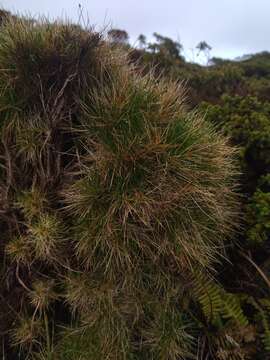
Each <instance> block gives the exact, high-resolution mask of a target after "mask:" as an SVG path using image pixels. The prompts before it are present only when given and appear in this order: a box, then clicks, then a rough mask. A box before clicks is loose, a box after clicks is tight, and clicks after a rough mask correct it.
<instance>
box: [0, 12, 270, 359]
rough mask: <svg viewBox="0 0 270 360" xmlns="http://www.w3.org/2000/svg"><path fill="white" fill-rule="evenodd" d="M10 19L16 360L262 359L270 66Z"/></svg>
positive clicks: (4, 212) (10, 308)
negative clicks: (201, 61)
mask: <svg viewBox="0 0 270 360" xmlns="http://www.w3.org/2000/svg"><path fill="white" fill-rule="evenodd" d="M1 16H2V21H1V28H0V89H1V95H0V113H1V124H0V136H1V138H0V139H1V141H0V199H1V201H0V229H1V240H0V252H1V257H0V271H1V272H0V276H1V287H0V336H1V352H2V354H3V359H5V360H10V359H23V360H25V359H34V360H38V359H39V360H103V359H106V360H110V359H111V360H144V359H145V360H149V359H150V360H151V359H152V360H180V359H183V360H192V359H194V360H195V359H196V360H207V359H208V360H210V359H213V360H241V359H258V360H261V359H267V356H269V355H268V354H269V352H270V319H269V315H270V314H269V311H270V298H269V290H270V280H269V271H270V268H269V266H270V262H269V259H270V258H269V250H270V248H269V234H270V169H269V167H270V160H269V159H270V156H269V152H270V120H269V115H270V105H269V103H268V101H269V93H268V86H269V79H268V77H269V69H270V55H269V54H268V53H262V54H258V55H254V56H251V57H248V58H247V59H246V60H243V61H239V62H232V61H223V60H221V59H212V61H211V65H208V66H200V65H198V64H192V63H188V62H186V60H185V59H184V57H183V56H182V55H181V51H182V47H181V44H178V43H176V42H174V41H173V40H171V39H169V38H166V37H163V36H161V35H159V34H156V43H152V44H147V42H146V39H145V37H143V35H142V36H141V37H140V41H141V43H140V49H131V48H130V46H129V45H128V37H127V34H126V33H125V31H123V30H117V29H113V30H111V31H110V32H109V34H108V39H104V38H103V37H102V36H101V34H98V33H96V32H94V31H93V30H91V31H88V30H85V29H82V28H81V27H80V26H78V25H74V24H65V23H59V22H55V23H49V22H47V21H44V20H43V21H33V20H31V21H30V20H26V19H19V18H15V17H11V16H10V15H9V14H7V13H5V12H3V14H1ZM201 48H202V50H203V49H204V50H205V44H204V43H203V42H202V44H201ZM206 50H207V48H206ZM208 50H209V49H208ZM183 82H187V85H184V84H183Z"/></svg>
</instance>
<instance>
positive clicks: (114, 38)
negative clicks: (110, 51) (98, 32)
mask: <svg viewBox="0 0 270 360" xmlns="http://www.w3.org/2000/svg"><path fill="white" fill-rule="evenodd" d="M108 38H109V41H110V42H112V43H114V44H118V45H126V44H128V39H129V36H128V33H127V32H126V31H125V30H120V29H111V30H109V31H108Z"/></svg>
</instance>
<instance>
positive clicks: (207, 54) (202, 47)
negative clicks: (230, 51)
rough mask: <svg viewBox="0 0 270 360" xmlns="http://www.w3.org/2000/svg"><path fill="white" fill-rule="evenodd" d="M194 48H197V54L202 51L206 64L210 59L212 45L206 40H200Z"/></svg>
mask: <svg viewBox="0 0 270 360" xmlns="http://www.w3.org/2000/svg"><path fill="white" fill-rule="evenodd" d="M196 49H198V54H197V56H199V55H200V54H201V53H203V54H204V56H205V58H206V65H208V63H209V59H210V51H211V50H212V47H211V46H210V45H208V44H207V42H206V41H200V42H199V44H198V45H197V46H196Z"/></svg>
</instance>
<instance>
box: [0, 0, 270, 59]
mask: <svg viewBox="0 0 270 360" xmlns="http://www.w3.org/2000/svg"><path fill="white" fill-rule="evenodd" d="M79 3H80V4H81V6H82V9H83V14H84V17H85V18H87V17H88V18H89V19H90V22H91V23H92V24H94V25H96V28H98V29H99V28H103V27H104V26H105V25H109V26H111V27H117V28H120V29H125V30H126V31H128V33H129V35H130V38H131V42H134V41H135V39H136V38H137V36H138V35H139V34H141V33H143V34H145V35H146V36H147V37H148V39H150V38H151V34H152V33H153V32H155V31H156V32H158V33H160V34H162V35H166V36H169V37H171V38H173V39H175V40H180V41H181V42H182V44H183V45H184V49H185V54H186V56H187V57H189V58H191V57H192V50H191V49H192V48H193V49H194V48H195V47H196V45H197V43H198V42H199V41H201V40H206V41H207V42H208V43H209V44H210V45H211V46H212V48H213V50H212V56H222V57H230V58H233V57H236V56H239V55H243V54H249V53H254V52H259V51H262V50H270V41H269V38H270V21H269V17H270V0H165V1H164V0H163V1H162V0H79V1H77V0H75V1H74V0H0V5H2V7H4V8H5V9H7V10H11V11H12V12H15V13H16V12H20V13H23V14H25V13H30V14H31V15H32V16H34V17H35V16H37V15H47V16H49V17H50V18H56V17H62V18H63V17H68V18H70V19H72V20H73V21H75V22H77V21H78V19H79V11H78V10H79V6H78V5H79Z"/></svg>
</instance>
